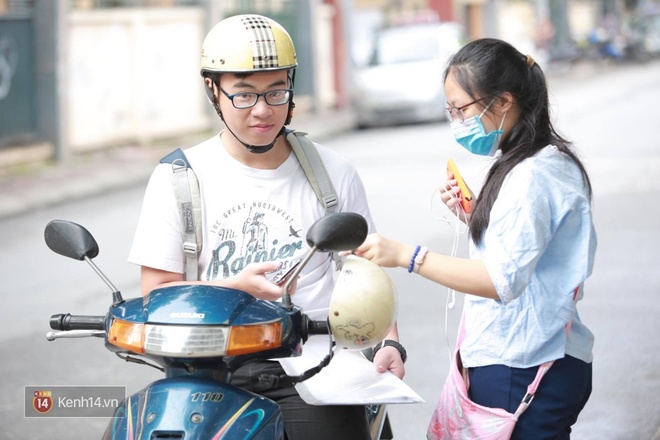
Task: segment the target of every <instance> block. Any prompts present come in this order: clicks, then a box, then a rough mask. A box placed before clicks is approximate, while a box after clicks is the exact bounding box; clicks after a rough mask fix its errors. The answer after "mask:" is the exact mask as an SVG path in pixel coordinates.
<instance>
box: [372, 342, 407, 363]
mask: <svg viewBox="0 0 660 440" xmlns="http://www.w3.org/2000/svg"><path fill="white" fill-rule="evenodd" d="M388 346H389V347H394V348H396V349H397V350H399V354H400V355H401V360H402V361H403V363H404V364H405V363H406V359H408V354H407V353H406V349H405V348H403V345H401V344H399V343H398V342H396V341H394V340H392V339H385V340H384V341H381V342H379V343H378V344H376V345H375V346H374V349H373V350H374V356H376V353H377V352H378V350H380V349H381V348H383V347H388Z"/></svg>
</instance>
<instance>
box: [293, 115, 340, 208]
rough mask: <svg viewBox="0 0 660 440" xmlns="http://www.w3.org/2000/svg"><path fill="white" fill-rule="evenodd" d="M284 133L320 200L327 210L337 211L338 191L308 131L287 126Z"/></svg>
mask: <svg viewBox="0 0 660 440" xmlns="http://www.w3.org/2000/svg"><path fill="white" fill-rule="evenodd" d="M284 134H285V135H286V140H287V141H289V144H290V145H291V148H292V149H293V152H294V153H295V154H296V157H297V158H298V162H300V166H302V169H303V171H305V175H306V176H307V180H309V184H310V185H312V188H313V189H314V192H315V193H316V197H317V198H318V199H319V202H321V205H323V207H324V208H325V210H326V212H336V211H337V205H338V200H337V193H335V188H334V187H333V186H332V181H330V177H329V176H328V171H327V170H326V169H325V165H323V160H321V156H320V155H319V152H318V150H317V149H316V147H315V146H314V143H313V142H312V141H311V140H309V138H308V137H307V133H304V132H302V131H294V130H292V129H290V128H287V129H286V130H285V131H284Z"/></svg>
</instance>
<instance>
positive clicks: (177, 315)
mask: <svg viewBox="0 0 660 440" xmlns="http://www.w3.org/2000/svg"><path fill="white" fill-rule="evenodd" d="M204 316H206V314H204V313H196V312H172V313H170V318H196V319H204Z"/></svg>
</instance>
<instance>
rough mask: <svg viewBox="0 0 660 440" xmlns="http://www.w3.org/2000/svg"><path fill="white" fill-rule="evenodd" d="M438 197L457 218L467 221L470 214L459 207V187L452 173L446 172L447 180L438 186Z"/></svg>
mask: <svg viewBox="0 0 660 440" xmlns="http://www.w3.org/2000/svg"><path fill="white" fill-rule="evenodd" d="M439 191H440V198H441V199H442V202H443V203H444V204H445V205H447V208H449V210H450V211H451V212H452V213H454V215H455V216H456V217H458V219H459V220H461V221H462V222H464V223H466V224H467V223H468V222H469V220H470V214H468V213H466V212H465V211H463V208H462V207H461V197H462V195H461V188H460V187H459V186H458V183H457V182H456V179H454V174H453V173H448V175H447V181H446V182H445V183H444V184H443V185H442V186H441V187H440V189H439Z"/></svg>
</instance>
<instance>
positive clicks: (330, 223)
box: [282, 212, 369, 309]
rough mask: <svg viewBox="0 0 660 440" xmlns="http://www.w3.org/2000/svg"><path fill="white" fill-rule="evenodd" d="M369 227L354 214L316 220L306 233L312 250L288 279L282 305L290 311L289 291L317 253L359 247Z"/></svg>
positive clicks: (336, 215)
mask: <svg viewBox="0 0 660 440" xmlns="http://www.w3.org/2000/svg"><path fill="white" fill-rule="evenodd" d="M368 233H369V226H368V225H367V221H366V220H365V218H364V217H362V216H361V215H360V214H356V213H354V212H335V213H332V214H328V215H326V216H324V217H321V218H320V219H318V220H317V221H316V222H314V224H312V226H311V227H310V228H309V230H308V231H307V236H306V239H307V244H308V245H310V246H311V248H312V250H311V251H310V252H309V253H308V254H307V255H306V256H305V258H304V260H303V261H302V263H301V264H300V265H299V266H298V268H297V269H296V270H295V272H294V273H293V274H292V275H291V276H290V277H289V278H288V280H287V282H286V284H285V285H284V289H283V292H282V305H283V306H284V307H285V308H287V309H291V308H292V307H293V305H292V303H291V295H290V294H289V289H290V288H291V284H292V283H293V281H294V280H295V279H297V278H298V275H300V272H301V271H302V270H303V268H304V267H305V265H307V263H308V262H309V260H310V259H311V258H312V256H314V254H315V253H316V252H318V251H321V252H338V251H348V250H352V249H355V248H356V247H358V246H360V245H361V244H362V243H363V242H364V240H365V239H366V238H367V234H368Z"/></svg>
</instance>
